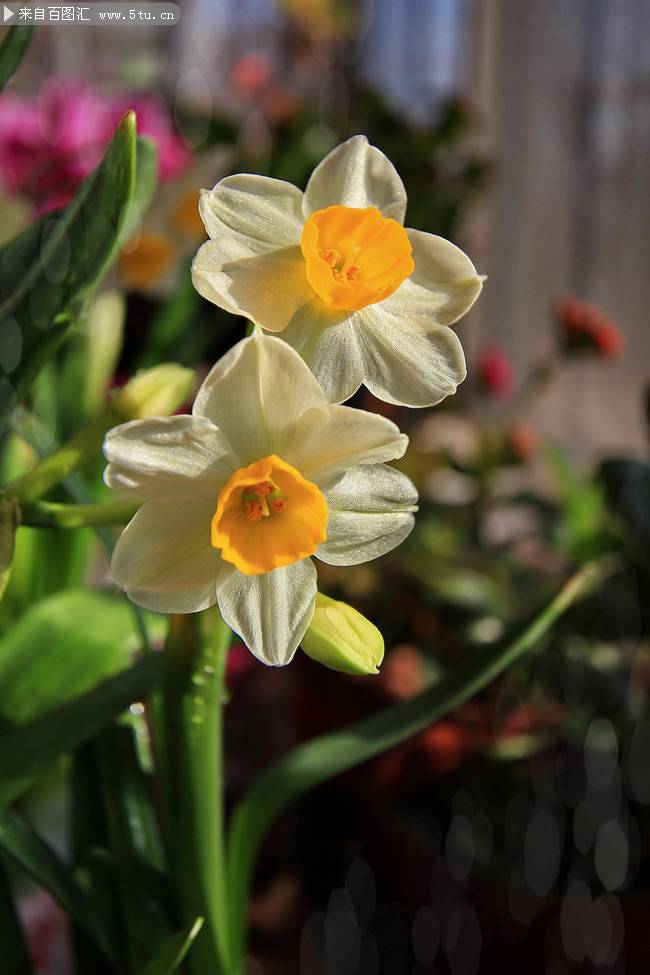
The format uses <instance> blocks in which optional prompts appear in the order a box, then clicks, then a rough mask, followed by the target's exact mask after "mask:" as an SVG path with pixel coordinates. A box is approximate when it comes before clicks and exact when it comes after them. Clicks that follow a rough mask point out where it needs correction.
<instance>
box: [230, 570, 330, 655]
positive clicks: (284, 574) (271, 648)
mask: <svg viewBox="0 0 650 975" xmlns="http://www.w3.org/2000/svg"><path fill="white" fill-rule="evenodd" d="M217 598H218V600H219V609H220V611H221V615H222V616H223V618H224V620H225V621H226V623H227V624H228V626H229V627H230V628H231V629H233V630H235V632H236V633H239V635H240V636H241V638H242V639H243V640H244V642H245V643H246V645H247V646H248V648H249V649H250V650H251V652H252V653H254V654H255V656H256V657H257V658H258V659H259V660H261V661H262V662H263V663H265V664H270V665H272V666H275V667H281V666H284V664H288V663H289V661H290V660H291V658H292V657H293V655H294V653H295V652H296V649H297V647H298V645H299V643H300V641H301V640H302V638H303V636H304V634H305V630H306V629H307V627H308V626H309V623H310V622H311V618H312V616H313V615H314V606H315V602H316V568H315V566H314V563H313V562H312V560H311V559H302V560H301V561H300V562H294V563H293V565H288V566H286V568H284V569H274V570H273V571H272V572H265V573H263V574H262V575H258V576H245V575H242V573H241V572H238V571H237V569H235V568H234V566H231V565H227V564H226V563H224V568H223V570H222V572H221V574H220V576H219V581H218V584H217Z"/></svg>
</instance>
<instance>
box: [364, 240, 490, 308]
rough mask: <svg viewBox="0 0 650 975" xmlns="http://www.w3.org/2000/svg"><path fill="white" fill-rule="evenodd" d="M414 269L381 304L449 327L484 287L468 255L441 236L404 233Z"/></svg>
mask: <svg viewBox="0 0 650 975" xmlns="http://www.w3.org/2000/svg"><path fill="white" fill-rule="evenodd" d="M407 234H408V238H409V240H410V241H411V247H412V248H413V260H414V262H415V270H414V271H413V273H412V274H411V276H410V278H407V280H406V281H405V282H404V283H403V284H402V285H401V286H400V287H399V288H398V289H397V291H396V292H395V293H394V294H393V295H391V297H390V298H388V299H386V301H385V302H382V304H384V305H385V304H388V303H390V302H391V301H393V300H395V302H396V303H400V305H402V306H403V305H408V307H409V308H410V311H411V314H417V315H421V316H422V317H423V318H429V319H433V320H434V321H436V322H438V323H439V324H440V325H452V324H453V323H454V322H456V321H458V319H459V318H462V316H463V315H464V314H465V313H466V312H468V311H469V310H470V308H471V307H472V305H473V304H474V302H475V301H476V299H477V298H478V296H479V295H480V293H481V289H482V288H483V278H482V277H481V276H480V275H479V274H477V273H476V268H475V267H474V265H473V264H472V262H471V261H470V259H469V257H468V256H467V254H465V253H463V251H462V250H461V249H460V247H456V245H455V244H452V243H451V242H450V241H448V240H445V238H444V237H436V235H435V234H425V233H423V232H422V231H421V230H407Z"/></svg>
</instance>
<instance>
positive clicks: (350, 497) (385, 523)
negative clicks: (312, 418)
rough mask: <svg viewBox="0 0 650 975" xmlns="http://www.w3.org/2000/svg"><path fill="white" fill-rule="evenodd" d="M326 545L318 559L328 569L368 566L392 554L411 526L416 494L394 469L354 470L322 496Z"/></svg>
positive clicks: (410, 485) (379, 467)
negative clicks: (387, 553)
mask: <svg viewBox="0 0 650 975" xmlns="http://www.w3.org/2000/svg"><path fill="white" fill-rule="evenodd" d="M325 496H326V498H327V504H328V506H329V518H328V522H327V541H326V542H325V543H324V544H323V545H321V546H320V547H319V549H318V551H317V552H316V556H317V558H319V559H322V561H323V562H328V563H329V564H330V565H357V564H358V563H359V562H369V561H370V560H371V559H376V558H377V557H378V556H380V555H384V554H385V553H386V552H390V551H391V550H392V549H394V548H396V546H397V545H399V544H400V542H402V541H404V539H405V538H406V536H407V535H408V534H409V533H410V532H411V530H412V528H413V524H414V518H413V512H414V511H415V510H416V509H415V505H416V503H417V499H418V496H417V491H416V490H415V488H414V487H413V485H412V484H411V482H410V481H409V479H408V477H406V475H405V474H402V473H401V472H400V471H396V470H395V469H394V468H392V467H386V466H385V465H384V464H379V465H377V466H376V467H355V468H353V469H352V470H350V471H348V472H347V474H344V475H343V477H342V478H341V480H340V481H339V482H338V483H337V484H336V485H335V486H334V488H333V489H331V490H329V491H327V492H326V495H325Z"/></svg>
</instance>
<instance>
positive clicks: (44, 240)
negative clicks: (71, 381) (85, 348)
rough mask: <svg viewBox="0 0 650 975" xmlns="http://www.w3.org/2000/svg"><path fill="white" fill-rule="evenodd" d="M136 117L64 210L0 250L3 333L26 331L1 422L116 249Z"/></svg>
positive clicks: (0, 396) (0, 391) (0, 400)
mask: <svg viewBox="0 0 650 975" xmlns="http://www.w3.org/2000/svg"><path fill="white" fill-rule="evenodd" d="M135 166H136V138H135V115H134V113H133V112H127V114H126V115H125V116H124V118H123V119H122V121H121V122H120V124H119V126H118V127H117V129H116V131H115V135H114V136H113V139H112V140H111V143H110V145H109V147H108V149H107V150H106V153H105V155H104V158H103V159H102V161H101V163H100V164H99V166H98V168H97V169H96V170H95V171H94V173H92V174H91V175H90V176H89V177H88V178H87V179H86V180H85V181H84V182H83V183H82V185H81V186H80V188H79V190H78V191H77V194H76V196H75V197H74V199H73V200H72V202H71V203H70V204H69V205H68V206H67V207H66V208H65V209H64V210H62V211H61V212H60V213H57V214H55V215H53V216H45V217H43V218H42V219H41V220H39V221H38V222H37V223H35V224H33V225H32V226H31V227H29V228H28V229H27V230H25V231H24V232H23V233H22V234H20V235H19V237H17V238H15V239H14V240H12V241H10V243H9V244H7V245H6V246H5V247H3V248H2V250H0V293H2V295H4V296H6V297H5V299H4V301H3V302H2V305H0V335H1V334H2V333H3V332H5V331H6V330H7V329H12V330H13V329H15V327H16V325H17V326H18V328H19V329H20V333H21V338H22V356H21V359H20V362H19V364H18V366H17V367H16V369H15V370H13V372H12V373H11V375H9V376H7V375H5V376H4V378H2V379H1V380H0V418H2V419H3V420H4V421H5V422H6V415H7V414H8V413H9V412H10V411H11V410H12V409H13V407H14V406H15V404H16V402H18V401H19V400H20V399H21V398H22V397H23V396H24V394H25V392H26V391H27V389H28V388H29V386H30V384H31V383H32V381H33V380H34V378H35V376H36V375H37V374H38V372H39V370H40V369H41V368H42V366H43V365H44V364H45V363H46V362H47V361H48V359H50V358H51V356H52V355H53V354H54V352H55V350H56V348H57V347H58V345H59V343H60V342H61V341H62V340H63V338H64V337H65V336H66V335H67V333H68V331H69V329H70V326H71V323H72V321H73V318H74V308H73V304H74V303H75V302H77V301H78V300H80V299H81V298H83V297H84V296H85V295H86V294H87V292H88V291H89V290H90V288H92V287H93V286H94V285H95V284H96V283H97V281H98V280H99V279H100V278H101V276H102V275H103V273H104V271H105V270H106V268H107V266H108V264H109V263H110V261H111V259H112V258H113V256H114V254H115V253H116V251H117V246H118V242H119V239H120V235H121V234H122V231H123V228H124V225H125V219H126V216H127V213H128V209H129V205H130V202H131V199H132V197H133V192H134V186H135Z"/></svg>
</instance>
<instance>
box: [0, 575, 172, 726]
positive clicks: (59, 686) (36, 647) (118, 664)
mask: <svg viewBox="0 0 650 975" xmlns="http://www.w3.org/2000/svg"><path fill="white" fill-rule="evenodd" d="M152 618H153V617H151V616H149V619H152ZM156 625H157V626H158V627H159V628H160V633H161V635H162V628H163V627H164V620H163V618H162V617H158V618H157V619H156ZM140 644H141V641H140V637H139V634H138V632H137V630H136V627H135V623H134V619H133V615H132V613H131V610H130V606H129V604H128V603H127V602H126V600H124V599H121V598H117V597H112V596H106V595H102V594H101V593H97V592H91V591H89V590H84V589H79V590H74V589H71V590H68V591H66V592H61V593H56V594H55V595H53V596H50V597H49V598H47V599H44V600H42V601H41V602H39V603H36V604H35V605H34V606H32V607H31V608H30V609H29V610H27V612H26V613H25V614H24V615H23V616H22V617H21V618H20V619H19V620H18V621H17V622H16V623H15V624H14V625H13V626H12V628H11V629H10V630H9V631H8V632H7V633H6V634H5V636H4V637H3V638H2V639H0V727H1V726H2V724H14V723H15V724H21V723H23V722H26V721H31V720H33V719H34V718H37V717H39V716H40V715H42V714H44V713H45V712H48V711H51V710H52V709H53V708H55V707H58V706H59V705H61V704H63V703H64V702H65V701H68V700H70V699H71V698H74V697H77V696H78V695H79V694H83V693H85V692H86V691H89V690H90V689H91V688H93V687H95V686H96V685H97V684H99V683H100V682H101V681H102V680H105V679H106V678H108V677H111V676H113V675H114V674H116V673H117V672H118V671H120V670H123V669H124V668H125V667H126V666H127V665H128V663H129V660H130V659H131V658H132V657H133V655H134V653H135V651H136V650H138V649H139V647H140Z"/></svg>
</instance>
